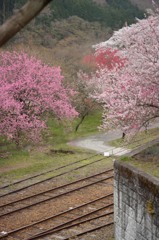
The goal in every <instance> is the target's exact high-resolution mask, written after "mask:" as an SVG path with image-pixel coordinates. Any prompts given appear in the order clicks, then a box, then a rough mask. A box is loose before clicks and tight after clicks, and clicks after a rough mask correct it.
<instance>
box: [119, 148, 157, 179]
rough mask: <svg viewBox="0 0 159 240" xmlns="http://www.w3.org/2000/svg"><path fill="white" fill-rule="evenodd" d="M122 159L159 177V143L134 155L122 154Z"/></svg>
mask: <svg viewBox="0 0 159 240" xmlns="http://www.w3.org/2000/svg"><path fill="white" fill-rule="evenodd" d="M120 160H121V161H123V162H126V163H129V164H131V165H133V166H134V167H136V168H138V169H140V170H142V171H144V172H146V173H149V174H151V175H152V176H154V177H158V178H159V144H155V145H154V146H151V147H149V148H147V149H145V150H144V151H142V152H140V153H139V154H137V155H135V156H134V157H127V156H122V157H120Z"/></svg>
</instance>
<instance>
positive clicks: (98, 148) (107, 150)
mask: <svg viewBox="0 0 159 240" xmlns="http://www.w3.org/2000/svg"><path fill="white" fill-rule="evenodd" d="M157 127H159V121H157V122H156V123H154V124H152V125H150V126H149V128H157ZM121 137H122V132H121V131H120V130H114V131H108V132H107V133H102V134H96V135H93V136H89V137H85V138H81V139H78V140H75V141H72V142H69V143H68V144H69V145H72V146H77V147H82V148H86V149H91V150H93V151H95V152H97V153H103V154H106V155H107V154H108V155H112V154H113V155H114V156H122V155H124V154H126V153H129V152H130V151H132V150H130V149H126V148H115V147H112V146H110V144H109V142H110V141H112V140H115V139H118V138H121Z"/></svg>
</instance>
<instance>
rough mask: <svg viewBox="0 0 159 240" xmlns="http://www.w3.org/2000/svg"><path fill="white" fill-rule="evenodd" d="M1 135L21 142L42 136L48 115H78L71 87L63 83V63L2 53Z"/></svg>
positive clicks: (0, 72)
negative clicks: (49, 63)
mask: <svg viewBox="0 0 159 240" xmlns="http://www.w3.org/2000/svg"><path fill="white" fill-rule="evenodd" d="M0 59H1V60H0V81H1V85H0V110H1V111H0V119H1V125H0V135H4V136H7V137H8V138H10V139H12V140H15V141H16V143H18V142H19V140H20V137H22V136H23V137H27V138H30V139H32V140H33V141H35V140H38V139H39V137H40V133H41V130H42V129H44V128H46V123H45V122H46V117H47V116H48V114H52V116H53V117H57V118H63V117H67V118H72V117H75V116H77V115H78V114H77V112H76V110H75V109H74V108H73V107H72V106H71V104H70V99H69V93H70V94H72V90H71V89H66V88H64V86H63V83H62V81H63V76H62V75H61V70H60V67H50V66H47V65H45V64H43V63H42V62H41V61H40V60H38V59H36V58H34V57H29V56H28V55H27V54H26V53H16V52H1V53H0Z"/></svg>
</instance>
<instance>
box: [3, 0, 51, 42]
mask: <svg viewBox="0 0 159 240" xmlns="http://www.w3.org/2000/svg"><path fill="white" fill-rule="evenodd" d="M51 1H52V0H28V1H27V3H26V4H25V5H24V6H23V7H22V8H21V9H20V10H18V11H17V12H16V13H15V14H14V15H13V16H12V17H10V18H9V19H8V20H7V21H6V22H5V23H4V24H3V25H1V26H0V47H1V46H2V45H3V44H5V43H6V42H7V41H8V40H9V39H11V38H12V37H13V36H14V35H15V34H16V33H17V32H19V31H20V30H21V29H22V28H23V27H24V26H25V25H27V24H28V23H29V22H30V21H31V20H32V19H33V18H34V17H35V16H36V15H38V14H39V12H40V11H41V10H42V9H43V8H44V7H45V6H46V5H47V4H48V3H49V2H51Z"/></svg>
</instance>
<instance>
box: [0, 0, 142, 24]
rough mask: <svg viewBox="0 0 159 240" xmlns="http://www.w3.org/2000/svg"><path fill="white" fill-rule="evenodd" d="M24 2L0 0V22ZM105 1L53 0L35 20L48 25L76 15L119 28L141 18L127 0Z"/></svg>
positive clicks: (24, 0)
mask: <svg viewBox="0 0 159 240" xmlns="http://www.w3.org/2000/svg"><path fill="white" fill-rule="evenodd" d="M25 2H26V0H17V1H15V0H1V2H0V11H1V14H0V15H1V18H0V20H1V23H2V22H3V21H4V20H5V19H6V18H8V16H10V15H11V14H12V13H13V10H14V9H16V8H18V7H20V6H21V5H22V4H24V3H25ZM102 3H103V4H102ZM105 3H106V4H104V1H101V0H100V1H94V0H54V1H53V2H52V3H50V7H49V8H50V12H49V14H41V15H40V16H39V17H38V18H37V22H38V23H40V24H41V23H43V24H47V25H50V24H51V22H52V21H55V20H60V19H66V18H68V17H70V16H78V17H80V18H82V19H84V20H86V21H89V22H95V21H98V22H100V23H101V24H102V25H105V26H108V27H111V28H119V27H122V26H123V25H124V23H125V22H127V23H128V24H130V23H132V22H133V21H134V18H135V17H138V18H143V12H142V11H141V10H139V9H138V8H137V7H136V6H134V5H132V4H131V2H130V1H129V0H113V1H112V0H107V1H105Z"/></svg>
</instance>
